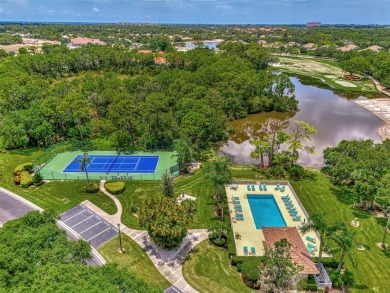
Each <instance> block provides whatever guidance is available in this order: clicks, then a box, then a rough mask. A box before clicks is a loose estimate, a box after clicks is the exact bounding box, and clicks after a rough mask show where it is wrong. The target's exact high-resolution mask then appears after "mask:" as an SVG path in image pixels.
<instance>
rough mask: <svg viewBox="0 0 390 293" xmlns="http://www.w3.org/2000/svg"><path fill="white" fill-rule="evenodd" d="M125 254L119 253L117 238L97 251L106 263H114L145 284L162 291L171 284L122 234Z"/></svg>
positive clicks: (134, 244)
mask: <svg viewBox="0 0 390 293" xmlns="http://www.w3.org/2000/svg"><path fill="white" fill-rule="evenodd" d="M122 241H123V242H122V243H123V248H124V249H125V251H126V252H125V253H123V254H122V253H119V252H118V247H119V239H118V236H117V237H115V238H114V239H112V240H111V241H109V242H107V243H106V244H104V245H103V246H102V247H100V248H99V249H98V250H99V252H100V254H101V255H102V256H103V257H104V258H105V259H106V261H107V263H116V264H118V266H119V267H122V268H125V269H126V270H127V271H128V272H129V273H130V274H132V275H135V276H137V277H138V278H140V279H142V280H144V281H145V282H147V283H150V284H153V285H155V286H157V287H158V288H160V289H161V291H163V290H164V289H166V288H168V287H169V286H170V285H171V284H170V283H169V282H168V281H167V280H166V279H165V278H164V277H163V276H162V275H161V274H160V272H159V271H158V270H157V269H156V267H155V266H154V265H153V263H152V261H151V260H150V258H149V257H148V255H147V254H146V253H145V252H144V251H143V250H142V248H141V247H139V246H138V244H137V243H135V242H134V241H133V240H131V239H130V238H129V237H127V236H126V235H123V234H122Z"/></svg>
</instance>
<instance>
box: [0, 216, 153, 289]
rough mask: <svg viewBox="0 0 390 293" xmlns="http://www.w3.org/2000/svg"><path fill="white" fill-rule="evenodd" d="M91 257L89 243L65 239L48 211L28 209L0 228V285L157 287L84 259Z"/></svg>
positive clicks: (95, 287)
mask: <svg viewBox="0 0 390 293" xmlns="http://www.w3.org/2000/svg"><path fill="white" fill-rule="evenodd" d="M90 258H91V247H90V245H89V243H88V242H85V241H83V240H78V241H69V240H67V236H66V233H65V232H64V231H63V230H60V229H59V228H58V227H57V226H56V224H55V214H54V213H53V212H51V211H45V212H43V213H40V212H38V211H35V212H29V213H27V214H26V215H25V216H24V217H22V218H20V219H17V220H13V221H9V222H7V223H5V224H4V226H3V227H1V228H0V291H1V292H138V293H141V292H142V293H143V292H158V290H157V289H156V288H155V287H153V286H151V285H148V284H146V283H144V282H143V281H141V280H139V279H137V278H136V277H134V276H132V275H129V273H128V272H126V271H124V270H122V269H119V268H117V267H115V266H113V265H104V266H97V267H92V266H88V265H86V261H87V260H89V259H90Z"/></svg>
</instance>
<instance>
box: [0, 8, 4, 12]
mask: <svg viewBox="0 0 390 293" xmlns="http://www.w3.org/2000/svg"><path fill="white" fill-rule="evenodd" d="M2 13H4V9H3V7H1V6H0V14H2Z"/></svg>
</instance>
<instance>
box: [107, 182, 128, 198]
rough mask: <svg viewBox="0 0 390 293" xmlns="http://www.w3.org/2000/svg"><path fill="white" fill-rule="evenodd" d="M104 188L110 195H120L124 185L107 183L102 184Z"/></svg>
mask: <svg viewBox="0 0 390 293" xmlns="http://www.w3.org/2000/svg"><path fill="white" fill-rule="evenodd" d="M104 188H105V189H106V190H107V191H108V192H109V193H111V194H113V195H117V194H121V193H122V192H123V191H125V189H126V184H125V182H123V181H107V182H106V183H104Z"/></svg>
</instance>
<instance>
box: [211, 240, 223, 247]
mask: <svg viewBox="0 0 390 293" xmlns="http://www.w3.org/2000/svg"><path fill="white" fill-rule="evenodd" d="M212 242H213V244H214V245H215V246H218V247H224V246H225V243H226V240H225V238H221V239H219V240H218V239H214V240H213V241H212Z"/></svg>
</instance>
